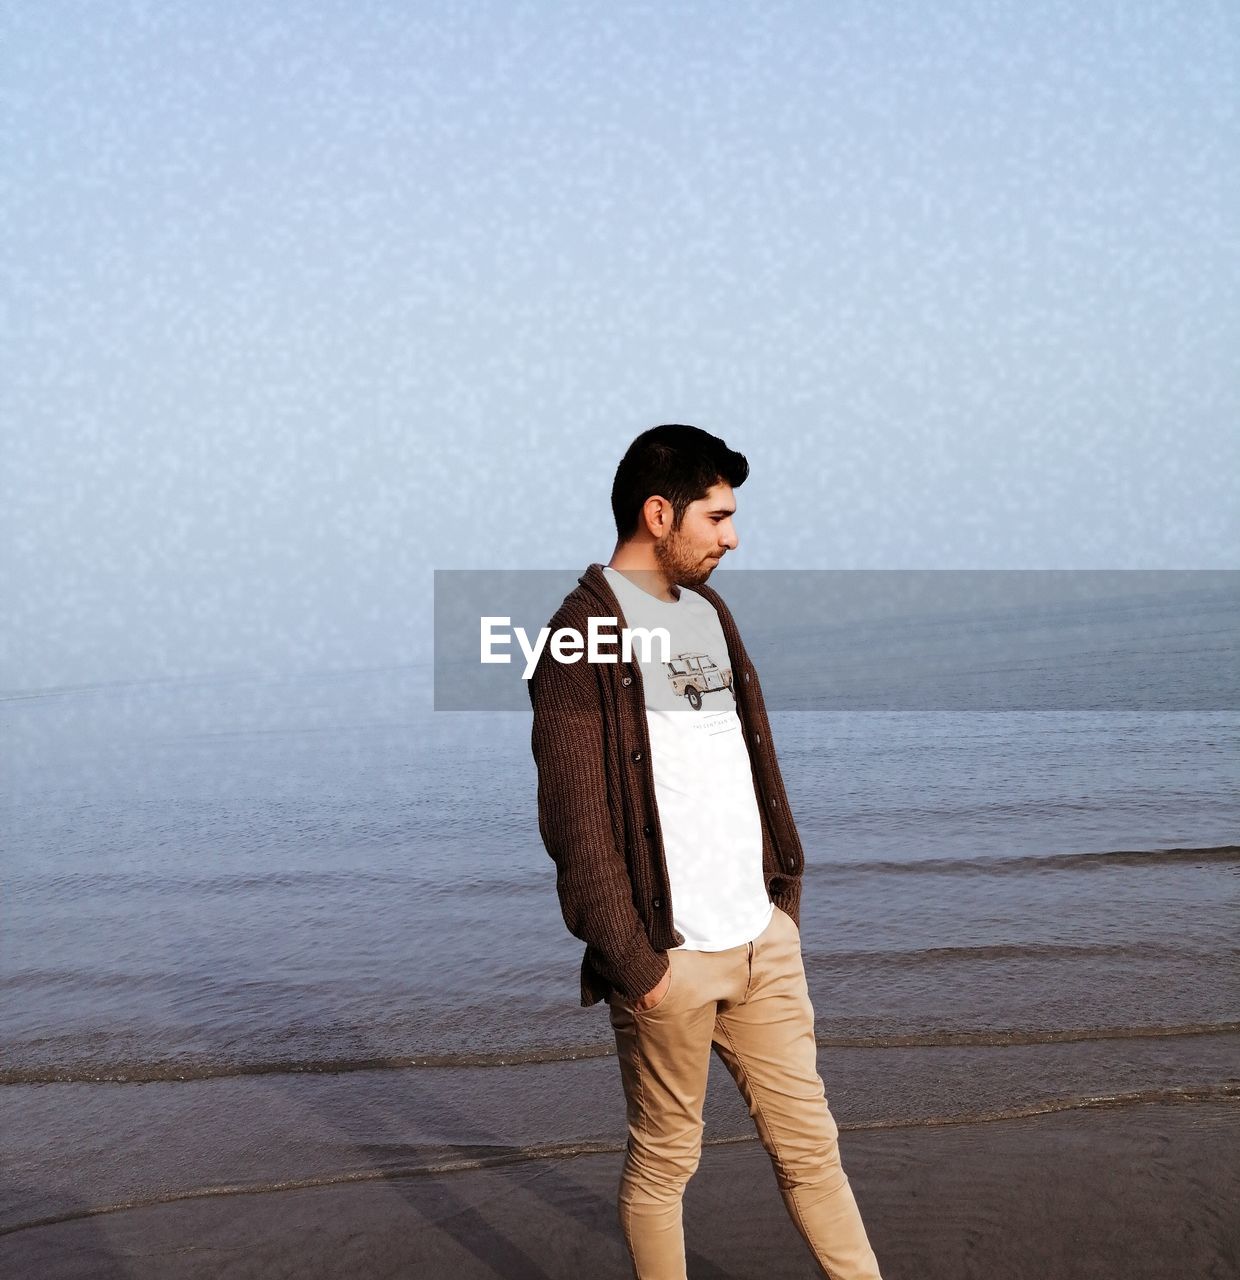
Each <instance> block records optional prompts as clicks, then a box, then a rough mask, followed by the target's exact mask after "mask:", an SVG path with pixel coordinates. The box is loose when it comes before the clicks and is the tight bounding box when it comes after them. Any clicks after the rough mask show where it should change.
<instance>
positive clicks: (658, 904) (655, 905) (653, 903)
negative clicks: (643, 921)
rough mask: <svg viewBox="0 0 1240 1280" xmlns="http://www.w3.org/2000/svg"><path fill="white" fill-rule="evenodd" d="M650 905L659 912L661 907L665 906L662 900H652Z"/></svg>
mask: <svg viewBox="0 0 1240 1280" xmlns="http://www.w3.org/2000/svg"><path fill="white" fill-rule="evenodd" d="M650 905H651V906H652V907H653V908H654V909H655V910H656V911H658V910H659V908H660V907H662V905H663V899H662V898H651V899H650Z"/></svg>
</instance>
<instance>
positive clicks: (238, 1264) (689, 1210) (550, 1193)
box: [0, 1087, 1240, 1280]
mask: <svg viewBox="0 0 1240 1280" xmlns="http://www.w3.org/2000/svg"><path fill="white" fill-rule="evenodd" d="M841 1128H842V1133H841V1148H842V1151H843V1156H844V1166H845V1169H846V1171H847V1172H848V1174H849V1178H850V1180H851V1181H852V1183H853V1187H854V1190H855V1192H856V1195H857V1198H858V1202H859V1203H860V1204H861V1207H862V1213H863V1215H864V1216H865V1220H866V1225H867V1229H868V1230H869V1232H870V1236H871V1240H872V1242H873V1244H874V1247H875V1251H876V1253H877V1254H878V1257H879V1261H880V1265H882V1267H883V1272H884V1276H885V1277H886V1280H899V1278H900V1277H902V1276H907V1277H909V1278H910V1280H911V1278H912V1277H913V1276H917V1277H918V1278H919V1280H939V1278H940V1277H941V1278H942V1280H947V1278H948V1277H952V1280H959V1278H960V1277H967V1276H977V1277H979V1280H980V1278H981V1277H1003V1280H1022V1278H1023V1277H1026V1276H1027V1277H1029V1278H1030V1280H1032V1278H1033V1277H1035V1276H1036V1277H1038V1280H1046V1278H1047V1277H1052V1278H1053V1280H1070V1278H1071V1277H1076V1276H1080V1277H1082V1280H1084V1277H1087V1276H1088V1277H1091V1278H1092V1277H1096V1278H1098V1280H1109V1278H1110V1277H1115V1280H1120V1278H1121V1277H1122V1278H1123V1280H1134V1278H1137V1277H1144V1276H1149V1277H1151V1278H1153V1277H1155V1276H1158V1277H1160V1278H1165V1277H1166V1276H1169V1275H1174V1276H1185V1277H1189V1276H1195V1275H1203V1276H1204V1275H1207V1274H1212V1275H1227V1274H1235V1273H1236V1272H1237V1269H1238V1268H1240V1215H1237V1214H1236V1213H1235V1210H1234V1205H1235V1204H1236V1203H1240V1087H1237V1091H1236V1093H1235V1094H1233V1095H1232V1096H1229V1097H1226V1098H1216V1099H1213V1100H1194V1101H1188V1100H1183V1101H1178V1102H1167V1101H1147V1102H1142V1103H1130V1104H1127V1105H1116V1104H1112V1105H1109V1106H1105V1107H1104V1106H1092V1107H1091V1106H1086V1107H1078V1108H1074V1109H1073V1110H1070V1111H1062V1110H1061V1111H1055V1112H1048V1113H1044V1114H1041V1115H1033V1116H1025V1117H1019V1118H1005V1119H1002V1120H967V1121H961V1122H958V1123H952V1124H938V1125H934V1124H918V1125H913V1126H902V1127H900V1128H894V1127H887V1128H875V1127H873V1126H869V1127H864V1128H862V1127H855V1126H854V1127H851V1128H847V1129H845V1128H844V1126H841ZM620 1160H621V1156H620V1154H619V1152H617V1151H615V1150H609V1151H606V1152H585V1153H581V1154H575V1155H559V1156H555V1157H544V1158H541V1159H528V1158H527V1159H524V1160H510V1161H507V1162H506V1163H503V1164H495V1165H492V1166H490V1167H475V1168H471V1169H463V1170H461V1171H459V1172H448V1171H443V1170H441V1171H435V1172H427V1173H423V1174H420V1175H416V1176H411V1175H410V1174H408V1173H404V1174H402V1173H399V1172H392V1171H389V1172H388V1173H387V1174H385V1175H384V1176H380V1177H370V1178H367V1179H366V1180H364V1181H361V1180H354V1181H351V1182H336V1183H334V1184H332V1185H327V1186H314V1187H292V1186H284V1187H276V1188H271V1189H267V1190H255V1189H247V1188H237V1189H235V1190H232V1191H230V1192H229V1193H228V1194H219V1193H216V1194H213V1195H209V1196H201V1195H200V1196H192V1197H189V1198H182V1199H178V1200H175V1201H166V1202H162V1203H158V1204H149V1205H146V1206H142V1207H126V1208H119V1207H118V1208H114V1209H112V1210H111V1211H109V1212H106V1213H102V1214H101V1213H90V1212H82V1211H81V1210H85V1206H82V1207H81V1209H80V1211H79V1213H78V1215H77V1216H73V1217H70V1218H67V1219H65V1220H62V1221H61V1222H59V1223H56V1224H49V1225H44V1226H38V1227H36V1226H29V1227H26V1228H23V1229H19V1230H16V1231H10V1232H9V1233H8V1234H6V1235H3V1236H0V1271H4V1272H5V1273H7V1274H14V1275H22V1274H29V1275H39V1276H40V1277H46V1280H77V1278H78V1277H81V1278H82V1280H85V1278H86V1277H104V1278H107V1277H116V1278H117V1280H119V1278H120V1277H126V1280H146V1278H147V1277H150V1280H155V1277H161V1278H162V1277H167V1278H168V1280H198V1278H199V1277H207V1276H211V1277H229V1276H235V1277H238V1278H239V1280H240V1278H242V1277H247V1278H248V1277H256V1278H257V1277H263V1276H269V1275H279V1274H294V1273H295V1274H297V1275H298V1276H304V1277H323V1278H324V1280H327V1278H328V1277H337V1276H340V1277H345V1276H348V1277H354V1276H357V1277H366V1276H389V1275H391V1276H396V1275H404V1274H409V1275H413V1274H418V1275H423V1276H428V1277H438V1276H444V1277H451V1280H471V1278H472V1277H534V1276H539V1277H546V1278H550V1277H564V1278H565V1280H569V1278H570V1277H574V1278H575V1277H579V1276H580V1275H583V1274H590V1275H591V1276H592V1277H595V1278H596V1280H606V1278H608V1277H612V1276H615V1277H617V1280H619V1278H620V1277H624V1276H628V1275H629V1274H630V1273H629V1269H628V1262H627V1257H626V1256H625V1254H624V1251H623V1244H622V1241H621V1237H620V1235H619V1229H618V1226H617V1225H616V1222H615V1212H614V1191H615V1183H616V1179H617V1178H618V1175H619V1168H620ZM738 1207H741V1208H742V1211H740V1212H738ZM685 1221H686V1241H687V1245H688V1248H689V1251H690V1258H691V1261H690V1274H691V1275H694V1276H713V1277H725V1276H727V1277H736V1278H738V1280H739V1278H740V1277H750V1276H753V1277H756V1276H763V1277H768V1276H769V1277H772V1278H776V1277H784V1276H787V1277H793V1276H806V1277H808V1276H811V1275H814V1274H815V1270H814V1267H813V1263H812V1260H811V1259H810V1258H809V1255H808V1253H807V1252H806V1251H805V1249H804V1245H803V1244H802V1242H801V1241H800V1239H799V1237H798V1236H797V1235H796V1232H795V1230H794V1229H793V1228H792V1225H791V1223H790V1222H789V1221H788V1219H787V1217H786V1215H785V1213H784V1209H783V1205H782V1203H781V1202H780V1200H779V1197H778V1193H777V1191H776V1188H775V1183H774V1178H773V1176H772V1173H771V1169H770V1165H769V1162H768V1160H767V1158H766V1155H765V1153H764V1152H763V1151H762V1148H761V1146H760V1145H759V1144H758V1143H757V1141H756V1140H755V1139H752V1138H738V1139H731V1140H727V1141H715V1142H711V1143H708V1144H707V1145H706V1147H705V1148H704V1150H703V1157H702V1163H701V1167H700V1169H699V1171H698V1174H697V1175H696V1176H695V1178H694V1179H693V1180H692V1182H691V1183H690V1185H689V1189H688V1191H687V1193H686V1198H685ZM1228 1268H1230V1269H1231V1270H1228Z"/></svg>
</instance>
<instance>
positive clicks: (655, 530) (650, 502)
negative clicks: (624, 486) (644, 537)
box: [642, 494, 672, 538]
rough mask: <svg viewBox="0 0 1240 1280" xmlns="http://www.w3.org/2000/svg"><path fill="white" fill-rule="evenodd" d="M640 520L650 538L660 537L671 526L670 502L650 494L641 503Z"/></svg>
mask: <svg viewBox="0 0 1240 1280" xmlns="http://www.w3.org/2000/svg"><path fill="white" fill-rule="evenodd" d="M642 520H643V521H644V522H645V525H646V529H647V530H648V531H649V533H650V536H651V537H652V538H662V537H663V536H664V535H665V534H666V533H667V532H668V530H669V529H671V527H672V504H671V503H670V502H669V501H668V500H667V499H666V498H661V497H659V496H658V495H657V494H652V495H651V496H650V497H649V498H647V499H646V501H645V502H643V503H642Z"/></svg>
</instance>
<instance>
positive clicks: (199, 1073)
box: [0, 1021, 1240, 1085]
mask: <svg viewBox="0 0 1240 1280" xmlns="http://www.w3.org/2000/svg"><path fill="white" fill-rule="evenodd" d="M1238 1033H1240V1021H1237V1022H1200V1023H1186V1024H1184V1025H1181V1026H1129V1027H1075V1028H1051V1029H1043V1028H1021V1027H1014V1028H1006V1029H1003V1028H1001V1029H993V1030H960V1031H931V1032H909V1033H907V1034H901V1033H894V1034H886V1035H864V1036H838V1035H821V1034H820V1035H818V1036H817V1037H815V1039H816V1041H817V1044H818V1046H819V1047H820V1048H824V1049H938V1048H943V1047H949V1046H955V1047H963V1048H1007V1047H1009V1046H1014V1045H1042V1044H1045V1045H1050V1044H1075V1043H1079V1042H1082V1041H1092V1040H1149V1039H1168V1038H1174V1037H1177V1036H1216V1035H1236V1034H1238ZM615 1052H616V1050H615V1046H614V1045H611V1044H583V1045H567V1046H564V1045H560V1046H536V1047H532V1048H527V1049H514V1050H510V1051H495V1052H490V1053H425V1054H407V1055H401V1056H397V1057H371V1058H296V1059H280V1060H272V1061H268V1062H240V1063H238V1062H213V1061H209V1060H198V1061H184V1060H176V1059H173V1060H165V1061H159V1062H121V1063H100V1064H96V1065H82V1066H66V1067H54V1066H52V1067H48V1066H44V1067H6V1068H3V1069H0V1085H29V1084H175V1083H188V1082H192V1081H197V1080H218V1079H229V1078H240V1077H245V1076H265V1075H336V1074H341V1073H345V1072H353V1071H407V1070H412V1069H416V1068H445V1067H523V1066H539V1065H544V1064H548V1063H557V1062H580V1061H584V1060H588V1059H594V1058H609V1057H613V1056H614V1055H615Z"/></svg>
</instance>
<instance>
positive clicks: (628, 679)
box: [620, 676, 633, 689]
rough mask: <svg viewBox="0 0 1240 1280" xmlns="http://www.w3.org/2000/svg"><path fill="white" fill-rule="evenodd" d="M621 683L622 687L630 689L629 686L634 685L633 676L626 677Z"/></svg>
mask: <svg viewBox="0 0 1240 1280" xmlns="http://www.w3.org/2000/svg"><path fill="white" fill-rule="evenodd" d="M620 683H621V684H622V685H624V687H625V688H626V689H627V688H628V687H629V685H631V684H632V683H633V677H632V676H625V677H624V678H623V679H622V680H621V681H620Z"/></svg>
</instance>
